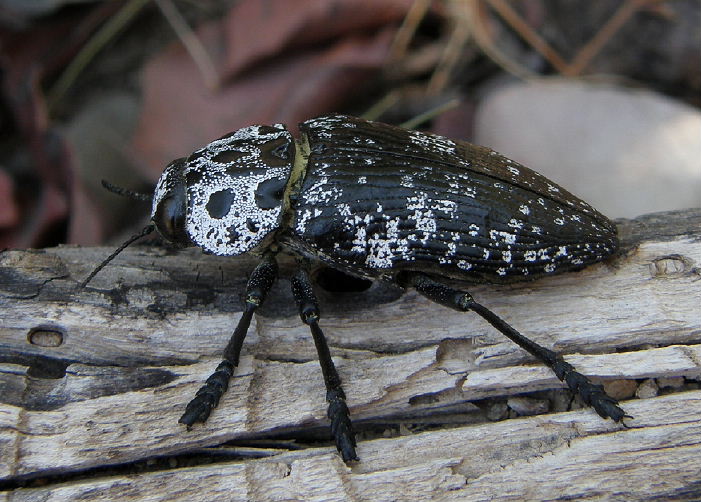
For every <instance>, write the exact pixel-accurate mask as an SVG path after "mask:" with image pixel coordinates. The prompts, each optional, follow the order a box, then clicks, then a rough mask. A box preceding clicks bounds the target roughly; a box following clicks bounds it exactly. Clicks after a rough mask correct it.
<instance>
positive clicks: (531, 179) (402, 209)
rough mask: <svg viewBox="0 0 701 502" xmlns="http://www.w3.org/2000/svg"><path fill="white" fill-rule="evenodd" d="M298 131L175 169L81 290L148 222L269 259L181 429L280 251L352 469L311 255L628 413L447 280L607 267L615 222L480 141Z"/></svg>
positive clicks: (198, 411)
mask: <svg viewBox="0 0 701 502" xmlns="http://www.w3.org/2000/svg"><path fill="white" fill-rule="evenodd" d="M299 129H300V132H301V137H300V138H299V139H295V138H293V136H292V134H291V133H290V132H289V131H288V130H287V128H286V127H285V126H284V125H282V124H275V125H272V126H265V125H255V126H250V127H245V128H243V129H239V130H237V131H235V132H233V133H230V134H227V135H226V136H223V137H222V138H219V139H217V140H215V141H212V142H211V143H209V144H208V145H206V146H205V147H203V148H200V149H199V150H196V151H195V152H193V153H192V154H191V155H190V156H188V157H183V158H180V159H177V160H174V161H173V162H171V163H170V164H169V165H168V166H167V167H166V168H165V170H164V172H163V174H162V175H161V177H160V179H159V181H158V183H157V185H156V188H155V192H154V194H153V197H152V211H151V221H152V222H151V224H150V225H148V226H147V227H146V228H144V230H143V231H142V232H141V233H139V234H137V235H135V236H134V237H132V238H131V239H130V240H128V241H127V242H126V243H124V244H123V245H122V246H120V247H119V248H118V249H117V250H116V251H115V252H114V253H112V255H110V257H108V258H107V259H106V260H105V261H103V262H102V263H101V264H100V265H99V266H98V267H97V268H96V269H95V270H93V272H92V273H91V274H90V275H89V276H88V278H87V279H86V280H85V281H83V285H85V284H86V283H87V282H88V281H89V280H90V279H91V278H92V277H93V276H94V275H95V274H96V273H97V272H98V271H99V270H100V269H101V268H102V267H103V266H104V265H105V264H106V263H108V262H109V261H110V260H111V259H112V258H113V257H114V256H116V255H117V253H119V252H120V251H121V250H122V249H124V248H125V247H126V246H127V245H129V244H130V243H131V242H133V241H134V240H136V239H138V238H140V237H142V236H143V235H146V234H148V233H150V232H151V231H153V230H154V228H155V229H156V230H157V231H158V232H159V233H160V234H161V236H162V237H163V238H165V239H166V240H167V241H170V242H171V243H175V244H177V245H181V246H197V247H200V248H201V249H202V250H203V251H204V252H205V253H211V254H215V255H224V256H236V255H241V254H244V253H252V254H255V255H258V256H260V262H259V264H258V265H257V266H256V267H255V269H254V270H253V272H252V273H251V275H250V277H249V279H248V282H247V286H246V294H245V307H244V310H243V313H242V316H241V319H240V320H239V322H238V324H237V326H236V328H235V330H234V332H233V334H232V336H231V339H230V340H229V343H228V345H227V346H226V348H225V350H224V354H223V358H222V362H221V363H220V364H219V365H218V366H217V368H216V370H215V371H214V373H212V375H211V376H209V378H208V379H207V380H206V382H205V383H204V385H203V386H202V387H201V388H200V389H199V390H198V391H197V393H196V395H195V397H194V398H193V399H192V400H191V401H190V402H189V403H188V404H187V406H186V408H185V411H184V413H183V415H182V417H181V418H180V420H179V421H180V423H182V424H184V425H186V426H187V428H188V429H189V428H191V427H192V426H193V424H195V423H197V422H205V421H206V420H207V418H208V417H209V415H210V413H211V411H212V409H213V408H215V407H216V406H217V405H218V403H219V400H220V398H221V396H222V395H223V394H224V392H225V391H226V389H227V387H228V384H229V380H230V379H231V377H232V375H233V373H234V371H235V369H236V367H237V366H238V363H239V356H240V353H241V347H242V344H243V341H244V338H245V336H246V333H247V331H248V328H249V325H250V322H251V319H252V317H253V314H254V312H255V311H256V309H257V308H258V307H259V306H260V305H261V303H262V302H263V301H264V299H265V297H266V294H267V293H268V291H269V290H270V288H271V286H272V284H273V283H274V281H275V280H276V278H277V270H278V269H277V263H276V261H275V255H276V254H277V253H279V252H281V251H285V252H290V253H292V254H294V255H296V256H297V257H298V262H299V265H300V266H299V268H298V271H297V272H296V273H295V274H294V275H293V276H292V278H291V285H292V292H293V296H294V298H295V301H296V303H297V305H298V308H299V314H300V317H301V319H302V321H303V322H304V323H305V324H307V325H308V326H309V328H310V331H311V334H312V337H313V339H314V343H315V345H316V349H317V352H318V355H319V362H320V365H321V370H322V373H323V378H324V383H325V385H326V391H327V392H326V400H327V402H328V412H327V415H328V418H329V419H330V422H331V436H332V438H333V440H334V441H335V444H336V448H337V449H338V451H339V452H340V454H341V456H342V458H343V460H344V461H345V462H350V461H352V460H357V459H358V456H357V454H356V440H355V434H354V431H353V426H352V423H351V419H350V413H349V410H348V406H347V405H346V398H345V394H344V392H343V388H342V385H341V379H340V377H339V375H338V372H337V371H336V368H335V366H334V363H333V361H332V359H331V354H330V351H329V347H328V344H327V342H326V339H325V337H324V334H323V332H322V330H321V328H320V327H319V318H320V313H319V306H318V302H317V299H316V297H315V295H314V291H313V288H312V283H311V280H310V277H309V265H310V263H312V262H314V261H315V262H322V263H324V264H326V265H328V266H330V267H332V268H334V269H338V270H340V271H343V272H345V273H347V274H350V275H352V276H356V277H360V278H365V279H372V280H380V281H388V282H391V283H394V284H398V285H399V286H401V287H403V288H414V289H415V290H416V291H417V292H418V293H420V294H421V295H423V296H425V297H427V298H429V299H430V300H432V301H434V302H436V303H439V304H441V305H444V306H446V307H449V308H452V309H455V310H458V311H462V312H467V311H474V312H476V313H477V314H478V315H480V316H481V317H483V318H484V319H485V320H487V321H488V322H489V323H490V324H491V325H492V326H493V327H494V328H496V329H497V330H498V331H500V332H501V333H503V334H504V335H506V336H507V337H508V338H510V339H511V340H512V341H514V342H515V343H516V344H518V345H519V346H521V347H522V348H523V349H525V350H526V351H528V352H529V353H531V354H532V355H533V356H535V357H536V358H537V359H538V360H540V361H541V362H543V363H544V364H545V365H547V366H548V367H549V368H551V369H552V371H553V372H554V373H555V374H556V375H557V377H558V378H559V379H560V380H562V381H564V382H565V383H566V384H567V385H568V387H569V388H570V389H571V390H572V391H573V392H575V393H577V394H579V396H581V398H582V399H583V401H584V402H585V403H586V404H588V405H590V406H591V407H593V408H594V410H595V411H596V412H597V413H598V414H599V415H600V416H601V417H603V418H607V417H609V418H611V419H613V420H614V421H616V422H622V420H623V418H624V417H630V416H629V415H627V414H626V413H625V412H624V411H623V410H622V409H621V408H620V407H619V406H618V402H617V401H616V400H615V399H614V398H612V397H610V396H609V395H607V394H606V393H605V391H604V389H603V386H601V385H598V384H594V383H593V382H592V381H591V380H589V379H588V378H587V377H586V376H584V375H583V374H582V373H579V372H578V371H576V370H575V369H574V367H573V366H572V365H570V364H569V363H567V362H566V361H565V360H564V359H563V358H562V357H561V356H559V355H557V354H556V353H555V352H553V351H552V350H550V349H547V348H545V347H543V346H541V345H539V344H537V343H535V342H533V341H531V340H529V339H528V338H526V337H525V336H523V335H522V334H521V333H519V332H518V331H516V330H515V329H514V328H512V327H511V326H510V325H509V324H507V323H506V322H505V321H504V320H502V319H501V318H500V317H498V316H497V315H496V314H494V313H493V312H491V311H490V310H489V309H487V308H486V307H484V306H482V305H481V304H479V303H477V302H476V301H475V300H474V299H473V298H472V296H471V295H470V294H469V293H468V292H467V291H465V290H463V289H456V288H454V287H453V286H451V285H450V284H452V282H450V281H455V280H457V281H460V282H463V283H466V284H476V283H493V284H503V283H509V282H514V281H523V280H530V279H535V278H538V277H542V276H548V275H553V274H557V273H561V272H566V271H571V270H579V269H582V268H583V267H586V266H587V265H590V264H592V263H596V262H599V261H601V260H603V259H604V258H606V257H608V256H610V255H612V254H614V253H615V252H616V250H617V248H618V239H617V233H616V227H615V225H614V224H613V223H612V222H611V221H610V220H609V219H607V218H606V217H605V216H604V215H602V214H601V213H599V212H598V211H596V210H595V209H594V208H592V207H591V206H590V205H589V204H587V203H586V202H584V201H583V200H580V199H579V198H577V197H575V196H574V195H572V194H571V193H569V192H568V191H566V190H565V189H564V188H562V187H560V186H558V185H556V184H555V183H553V182H552V181H550V180H548V179H547V178H545V177H544V176H542V175H540V174H538V173H536V172H535V171H532V170H531V169H528V168H527V167H525V166H522V165H521V164H519V163H517V162H515V161H512V160H510V159H508V158H506V157H504V156H502V155H500V154H498V153H496V152H495V151H493V150H490V149H489V148H486V147H482V146H477V145H473V144H470V143H467V142H464V141H454V140H451V139H448V138H445V137H441V136H437V135H434V134H430V133H425V132H417V131H409V130H405V129H402V128H399V127H395V126H391V125H387V124H382V123H379V122H372V121H367V120H364V119H360V118H356V117H351V116H345V115H326V116H322V117H319V118H315V119H311V120H308V121H306V122H303V123H301V124H300V126H299ZM108 188H109V187H108ZM122 192H128V191H124V190H122ZM131 194H132V195H134V194H133V193H131ZM136 195H137V196H138V195H139V194H136ZM141 197H144V196H143V195H142V196H141Z"/></svg>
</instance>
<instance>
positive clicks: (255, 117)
mask: <svg viewBox="0 0 701 502" xmlns="http://www.w3.org/2000/svg"><path fill="white" fill-rule="evenodd" d="M410 3H411V2H410V1H401V2H400V1H399V0H392V1H383V2H362V1H359V0H356V1H350V0H344V1H336V2H315V1H311V0H309V1H306V2H299V3H296V4H295V7H296V9H299V10H302V9H301V8H300V6H303V5H308V6H312V7H313V8H311V10H310V11H309V13H308V16H309V17H308V19H305V18H303V16H302V15H301V13H299V14H297V13H293V12H292V11H291V9H290V8H289V3H288V2H282V1H270V2H257V1H256V2H249V1H244V2H240V3H239V4H237V8H238V9H239V10H237V8H234V10H233V11H232V13H231V15H230V16H228V17H227V19H226V20H225V21H221V22H215V23H209V24H207V25H205V26H203V27H202V28H201V29H199V30H198V36H199V37H200V40H201V41H202V43H203V44H204V45H205V47H207V50H208V52H209V54H219V55H221V56H220V57H219V63H218V64H219V65H220V66H219V67H223V68H225V69H226V70H225V71H228V72H229V73H232V72H233V73H236V72H238V73H236V74H235V76H234V78H232V79H229V80H228V81H227V82H226V84H225V85H222V86H221V87H220V88H219V89H218V90H212V89H209V88H207V87H206V86H205V84H204V82H203V79H202V77H201V76H200V74H199V72H198V70H197V68H196V66H195V64H194V63H193V61H192V59H191V57H190V55H189V54H187V53H186V52H185V50H184V49H183V48H182V47H181V46H180V44H174V45H173V46H171V47H170V48H169V49H167V50H166V51H165V52H163V53H161V54H159V55H157V56H156V57H155V58H153V59H152V60H151V61H150V62H149V63H147V65H146V67H145V69H144V73H143V96H144V101H143V102H144V104H143V111H142V115H141V120H140V124H139V126H138V128H137V132H136V134H135V137H134V148H135V149H136V151H137V155H139V156H141V157H142V158H143V159H144V160H145V162H146V164H148V167H149V169H150V170H151V173H150V176H151V178H155V177H157V176H158V175H159V174H160V173H161V171H162V170H163V167H164V166H165V165H166V164H167V163H168V162H170V161H171V160H173V159H174V158H176V157H181V156H183V155H187V154H189V153H190V152H191V151H192V150H193V149H195V148H198V147H200V146H202V145H204V144H206V143H208V142H209V141H211V140H212V139H215V138H217V137H220V136H222V135H224V134H226V133H228V132H230V131H232V130H236V129H238V128H240V127H244V126H247V125H250V124H255V123H263V124H265V123H273V122H283V123H286V124H288V125H289V126H291V127H294V126H295V124H296V123H298V122H299V121H301V120H304V119H307V118H310V117H313V116H315V115H318V114H321V113H324V112H328V111H332V110H335V109H338V108H340V107H342V106H343V104H344V103H345V102H346V101H348V100H349V99H354V100H357V99H358V96H359V95H361V93H362V92H363V90H364V89H367V84H368V83H369V82H370V81H371V79H372V78H373V77H374V76H376V75H377V74H378V73H379V71H380V70H381V68H382V66H383V64H384V61H385V59H386V56H387V53H388V50H389V46H390V44H391V42H392V37H393V33H394V31H395V29H396V26H397V25H398V23H399V22H400V21H401V19H402V17H403V15H404V12H405V11H406V8H408V6H409V4H410ZM250 4H255V5H250ZM371 4H372V6H373V7H372V8H371V7H370V5H371ZM256 6H257V7H256ZM283 6H284V7H283ZM401 6H404V9H403V10H402V9H401V8H400V7H401ZM241 9H242V10H241ZM266 9H269V10H266ZM356 11H358V12H356ZM360 11H362V12H360ZM246 12H251V13H250V14H247V15H246V16H244V14H245V13H246ZM283 12H287V15H288V16H290V19H288V20H285V19H284V15H283ZM266 14H267V16H266ZM237 16H241V19H238V17H237ZM235 18H236V19H237V20H236V22H235ZM312 21H313V22H312ZM390 21H394V23H393V24H388V23H390ZM236 30H240V31H241V32H242V33H243V34H247V35H246V36H243V35H242V33H238V34H236V33H235V32H236ZM224 40H227V42H226V43H224V42H223V41H224ZM246 40H247V41H248V43H246V42H245V41H246ZM313 41H316V42H318V43H314V44H312V42H313ZM293 48H294V49H295V50H292V49H293ZM273 56H274V57H273ZM244 69H245V70H244Z"/></svg>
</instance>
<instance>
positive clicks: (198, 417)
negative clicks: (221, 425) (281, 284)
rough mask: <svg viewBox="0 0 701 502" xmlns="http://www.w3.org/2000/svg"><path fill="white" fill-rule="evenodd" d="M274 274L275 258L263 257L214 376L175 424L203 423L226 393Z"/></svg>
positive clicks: (251, 279)
mask: <svg viewBox="0 0 701 502" xmlns="http://www.w3.org/2000/svg"><path fill="white" fill-rule="evenodd" d="M277 270H278V268H277V262H276V261H275V257H274V256H273V254H272V253H267V254H265V255H264V256H263V259H262V260H261V262H260V263H259V264H258V266H256V268H255V269H254V270H253V272H252V273H251V276H250V277H249V279H248V284H247V285H246V307H245V309H244V311H243V314H242V315H241V319H239V322H238V324H237V325H236V329H235V330H234V333H233V334H232V335H231V339H230V340H229V343H228V344H227V346H226V349H224V356H223V358H222V362H221V363H219V365H218V366H217V368H216V369H215V370H214V373H212V374H211V375H210V376H209V378H207V381H206V382H205V384H204V385H203V386H202V387H200V389H199V390H198V391H197V394H195V397H194V398H193V399H192V401H190V402H189V403H188V404H187V407H186V408H185V413H183V415H182V417H180V420H178V422H180V423H181V424H185V425H186V426H187V427H188V429H189V428H190V427H191V426H192V425H193V424H194V423H195V422H205V421H206V420H207V418H209V414H210V413H211V412H212V410H213V409H214V408H216V407H217V405H218V404H219V399H221V397H222V395H223V394H224V392H226V390H227V389H228V387H229V380H230V379H231V377H232V376H233V374H234V369H235V368H236V367H237V366H238V364H239V356H240V355H241V347H242V346H243V340H244V338H246V334H247V333H248V327H249V326H250V325H251V319H252V318H253V313H254V312H255V311H256V309H257V308H258V307H259V306H260V304H261V303H263V300H264V299H265V296H266V295H267V294H268V291H270V288H271V287H272V285H273V283H274V282H275V279H276V278H277Z"/></svg>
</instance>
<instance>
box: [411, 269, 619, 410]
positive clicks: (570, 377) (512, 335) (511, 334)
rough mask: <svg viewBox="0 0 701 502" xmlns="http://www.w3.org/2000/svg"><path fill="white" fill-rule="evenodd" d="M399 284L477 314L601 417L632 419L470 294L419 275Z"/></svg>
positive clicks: (597, 388) (598, 388)
mask: <svg viewBox="0 0 701 502" xmlns="http://www.w3.org/2000/svg"><path fill="white" fill-rule="evenodd" d="M402 282H403V283H404V284H405V285H407V286H412V287H413V288H414V289H416V291H418V292H419V293H421V294H422V295H423V296H425V297H427V298H428V299H430V300H433V301H434V302H436V303H439V304H441V305H445V306H446V307H450V308H452V309H455V310H459V311H462V312H467V311H468V310H472V311H474V312H476V313H477V314H478V315H480V316H481V317H483V318H484V319H485V320H486V321H487V322H488V323H489V324H491V325H492V326H494V327H495V328H496V329H497V330H499V331H500V332H501V333H502V334H504V335H505V336H507V337H508V338H509V339H511V340H512V341H513V342H515V343H516V344H518V345H519V346H520V347H521V348H523V349H525V350H526V351H528V352H530V353H531V354H532V355H534V356H535V357H536V358H538V359H539V360H540V361H542V362H543V363H545V364H546V365H547V366H548V367H549V368H550V369H552V370H553V372H554V373H555V375H557V377H558V378H559V379H560V380H562V381H564V382H565V383H566V384H567V385H568V386H569V388H570V389H572V390H573V391H574V392H576V393H578V394H579V395H580V396H581V398H582V400H583V401H584V402H585V403H586V404H587V405H589V406H591V407H592V408H594V410H596V412H597V413H598V414H599V415H600V416H601V417H603V418H607V417H610V418H612V419H613V420H614V421H616V422H620V421H621V420H623V418H624V417H628V418H632V417H631V416H630V415H627V414H626V413H625V411H623V410H622V409H621V408H620V407H619V406H618V401H617V400H615V399H614V398H612V397H611V396H609V395H608V394H606V392H605V391H604V387H603V386H602V385H598V384H595V383H593V382H592V381H591V380H589V378H587V377H586V376H585V375H583V374H582V373H579V372H578V371H576V370H575V369H574V367H573V366H572V365H571V364H570V363H568V362H567V361H565V360H564V359H563V358H562V356H560V355H558V354H556V353H555V352H553V351H552V350H550V349H546V348H545V347H543V346H542V345H538V344H537V343H535V342H534V341H532V340H529V339H528V338H526V337H525V336H523V335H522V334H521V333H519V332H518V331H516V330H515V329H514V328H512V327H511V326H510V325H509V324H508V323H507V322H506V321H504V320H503V319H502V318H500V317H499V316H497V315H496V314H495V313H494V312H492V311H491V310H489V309H487V308H486V307H484V306H482V305H480V304H479V303H477V302H476V301H474V299H473V298H472V296H471V295H470V294H469V293H467V292H465V291H460V290H457V289H453V288H450V287H448V286H445V285H444V284H441V283H440V282H438V281H436V280H434V279H432V278H430V277H429V276H427V275H425V274H421V273H414V272H411V273H407V275H406V276H405V277H404V278H403V281H402Z"/></svg>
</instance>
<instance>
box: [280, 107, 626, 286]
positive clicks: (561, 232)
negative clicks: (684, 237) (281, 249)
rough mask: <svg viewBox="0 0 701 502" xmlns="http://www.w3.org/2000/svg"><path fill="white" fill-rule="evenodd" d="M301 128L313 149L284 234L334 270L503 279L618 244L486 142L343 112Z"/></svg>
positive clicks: (583, 260) (562, 194)
mask: <svg viewBox="0 0 701 502" xmlns="http://www.w3.org/2000/svg"><path fill="white" fill-rule="evenodd" d="M300 130H301V131H302V133H303V134H305V135H307V137H308V141H309V146H310V151H311V153H310V156H309V160H308V164H307V172H306V175H305V178H304V183H303V185H302V188H301V190H300V192H299V195H298V198H297V202H296V204H295V205H294V207H293V209H294V212H295V219H294V222H293V228H292V229H291V232H290V233H289V234H287V236H286V237H285V239H284V242H285V244H287V245H288V246H289V247H292V248H293V249H295V250H297V251H298V252H302V253H304V254H308V255H311V256H314V257H316V258H319V259H320V260H322V261H324V262H326V263H327V264H329V265H331V266H333V267H335V268H341V269H344V270H346V271H349V272H351V273H354V274H358V275H362V276H366V277H381V278H387V279H391V278H392V276H394V275H395V274H396V273H397V272H398V271H401V270H417V271H422V272H430V273H435V274H439V275H441V276H449V277H454V278H459V279H463V280H468V281H474V282H507V281H514V280H523V279H527V278H534V277H538V276H541V275H545V274H552V273H557V272H562V271H567V270H573V269H580V268H582V267H584V266H586V265H589V264H591V263H594V262H597V261H600V260H601V259H602V258H604V257H606V256H607V255H610V254H611V253H613V252H614V251H615V250H616V247H617V238H616V229H615V226H614V225H613V224H612V223H611V222H610V221H609V220H608V219H607V218H606V217H605V216H603V215H602V214H600V213H599V212H598V211H596V210H595V209H593V208H592V207H591V206H589V204H587V203H586V202H584V201H582V200H580V199H579V198H577V197H575V196H574V195H572V194H570V193H569V192H567V191H566V190H565V189H563V188H561V187H559V186H557V185H556V184H555V183H553V182H551V181H550V180H548V179H547V178H545V177H544V176H541V175H540V174H538V173H536V172H534V171H532V170H530V169H528V168H526V167H524V166H522V165H520V164H518V163H517V162H514V161H512V160H510V159H507V158H505V157H504V156H502V155H500V154H498V153H496V152H494V151H492V150H490V149H488V148H485V147H481V146H476V145H472V144H470V143H467V142H460V141H453V140H450V139H447V138H444V137H440V136H436V135H432V134H427V133H421V132H415V131H408V130H405V129H401V128H398V127H394V126H389V125H386V124H381V123H377V122H369V121H365V120H362V119H358V118H354V117H348V116H340V115H333V116H326V117H320V118H317V119H313V120H309V121H307V122H304V123H302V124H301V125H300Z"/></svg>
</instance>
